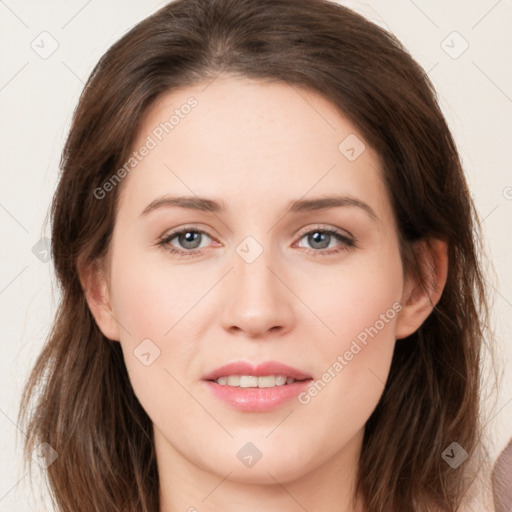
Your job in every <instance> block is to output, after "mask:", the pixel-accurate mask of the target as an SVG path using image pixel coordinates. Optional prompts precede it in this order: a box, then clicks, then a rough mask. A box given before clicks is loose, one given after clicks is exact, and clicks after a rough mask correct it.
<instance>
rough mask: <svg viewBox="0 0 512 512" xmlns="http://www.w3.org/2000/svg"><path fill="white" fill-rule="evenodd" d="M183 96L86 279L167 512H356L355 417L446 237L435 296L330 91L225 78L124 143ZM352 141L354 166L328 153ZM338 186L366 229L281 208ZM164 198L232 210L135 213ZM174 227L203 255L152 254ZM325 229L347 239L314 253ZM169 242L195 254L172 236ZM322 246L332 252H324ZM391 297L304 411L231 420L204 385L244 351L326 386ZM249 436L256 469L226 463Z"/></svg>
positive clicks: (162, 102) (425, 297)
mask: <svg viewBox="0 0 512 512" xmlns="http://www.w3.org/2000/svg"><path fill="white" fill-rule="evenodd" d="M190 96H194V97H195V98H196V99H197V100H198V105H197V107H195V108H194V109H193V110H192V111H191V113H190V114H189V115H188V116H185V117H184V119H181V120H180V123H179V125H177V126H176V127H175V128H174V129H173V131H172V132H170V133H169V134H168V135H166V136H165V137H164V138H163V140H162V141H161V142H159V144H158V145H157V147H156V148H154V149H152V150H151V151H150V152H149V154H148V155H147V156H146V157H145V158H144V159H143V160H142V161H141V162H140V163H139V164H138V165H137V167H136V168H135V169H134V170H133V171H131V172H130V173H129V174H128V175H127V176H126V177H125V178H124V179H123V182H122V184H121V186H122V190H121V196H120V202H119V206H118V213H117V217H116V222H115V228H114V234H113V239H112V243H111V246H110V251H109V253H108V257H107V259H106V260H105V261H104V262H102V263H103V266H99V270H95V271H94V270H93V269H91V268H87V269H83V271H82V272H81V276H82V282H83V285H84V289H85V290H86V296H87V300H88V303H89V306H90V308H91V311H92V312H93V314H94V316H95V318H96V321H97V323H98V325H99V327H100V329H101V330H102V332H103V333H104V334H105V336H107V337H108V338H110V339H113V340H119V342H120V343H121V346H122V349H123V353H124V357H125V361H126V365H127V368H128V371H129V375H130V379H131V382H132V385H133V388H134V390H135V393H136V395H137V397H138V399H139V400H140V403H141V404H142V406H143V407H144V409H145V410H146V412H147V413H148V415H149V417H150V418H151V420H152V422H153V424H154V437H155V446H156V454H157V460H158V465H159V471H160V479H161V480H160V484H161V503H162V504H161V511H162V512H175V511H176V512H177V511H187V510H189V511H192V510H198V511H199V512H206V511H218V510H223V511H226V512H235V511H236V512H240V511H243V512H252V511H256V510H258V511H260V510H262V509H263V510H265V509H267V510H281V511H282V512H298V511H303V510H304V509H306V510H308V511H318V510H322V511H333V512H334V511H337V512H340V511H344V512H349V511H350V512H355V511H362V510H364V509H363V508H362V504H361V503H357V504H356V506H355V507H354V506H352V504H351V503H350V497H351V495H352V492H353V485H354V478H355V472H356V466H357V460H358V457H359V453H360V450H361V442H362V436H363V429H364V425H365V423H366V421H367V420H368V418H369V416H370V415H371V413H372V411H373V410H374V408H375V406H376V405H377V402H378V400H379V398H380V396H381V394H382V391H383V388H384V383H385V381H386V378H387V375H388V372H389V368H390V364H391V359H392V354H393V348H394V344H395V340H396V339H397V338H402V337H405V336H408V335H409V334H411V333H413V332H414V331H415V330H416V329H417V328H418V327H419V326H420V325H421V323H422V322H423V321H424V320H425V318H426V317H427V316H428V315H429V314H430V312H431V310H432V307H433V305H434V304H435V303H436V302H437V301H438V300H439V297H440V293H441V291H442V288H443V286H444V283H445V280H446V269H447V256H446V245H445V244H444V243H442V242H440V241H436V243H434V246H433V247H434V249H433V250H432V252H431V253H429V254H428V256H429V257H431V258H432V260H433V261H434V262H435V265H436V268H437V269H438V271H437V273H436V274H435V275H434V276H432V277H433V280H432V282H433V283H435V285H436V287H437V289H434V288H432V289H427V290H423V289H422V288H420V287H419V286H418V283H415V282H413V281H411V280H406V279H404V273H403V268H402V262H401V258H400V253H399V246H398V238H397V228H396V224H395V219H394V214H393V210H392V207H391V204H390V201H389V196H388V193H387V191H386V188H385V185H384V183H383V180H382V174H381V172H382V171H381V162H380V158H379V155H378V154H376V153H375V152H374V150H373V149H372V148H371V147H370V145H369V144H368V143H367V142H366V141H365V140H364V138H363V136H362V135H361V134H360V133H359V132H358V130H357V129H356V127H354V126H353V125H352V124H351V123H350V122H349V121H348V120H347V119H346V118H345V116H343V115H342V114H341V113H340V112H339V111H338V110H337V109H336V107H335V106H334V105H333V104H331V103H330V102H329V101H328V100H327V99H325V98H323V97H322V96H319V95H318V94H316V93H314V92H311V91H306V90H304V89H298V88H297V87H295V86H294V87H291V86H290V85H287V84H282V83H274V84H269V83H265V82H262V81H254V80H248V79H241V78H234V77H229V76H221V77H218V78H217V79H216V80H214V81H213V82H212V83H210V84H209V85H208V83H207V82H205V83H203V84H201V85H197V86H194V87H188V88H186V89H183V90H180V91H174V92H172V93H170V94H166V95H165V96H162V97H160V98H159V100H158V101H157V102H156V103H155V104H154V105H153V106H152V108H151V109H150V110H149V112H148V115H147V116H146V118H145V119H144V122H143V123H142V125H141V126H140V127H139V131H138V137H137V140H136V142H135V144H134V148H139V147H140V146H141V145H142V144H144V141H145V140H146V138H147V136H148V135H150V134H151V133H152V130H153V129H154V128H155V127H156V126H158V125H159V123H160V122H162V121H164V120H167V119H169V117H170V115H171V114H172V112H173V110H174V109H175V108H179V107H180V106H181V105H183V104H184V103H185V102H186V101H187V99H188V98H189V97H190ZM350 134H355V135H356V136H357V137H358V138H359V139H360V140H361V141H362V142H363V143H364V144H365V146H366V149H365V150H364V151H363V152H362V153H361V154H360V156H359V157H358V158H356V159H355V160H354V161H350V160H349V159H347V158H346V157H345V156H344V154H342V153H341V152H340V151H339V150H338V145H339V144H340V142H341V141H343V140H344V139H345V138H346V137H347V136H348V135H350ZM334 191H336V192H337V193H339V194H343V195H347V196H351V197H354V198H357V199H359V200H361V201H364V202H365V203H367V204H368V205H370V206H371V208H372V209H373V210H374V212H375V214H376V216H377V220H373V219H372V218H371V217H370V216H369V215H368V214H367V213H366V212H365V211H364V210H363V209H361V208H358V207H355V206H345V207H338V208H331V209H327V210H322V211H316V212H315V211H312V212H302V213H299V214H296V213H290V212H287V204H288V203H289V201H291V200H295V199H301V198H306V199H311V198H313V197H319V196H322V195H329V194H332V193H333V192H334ZM165 194H173V195H197V196H203V197H208V198H212V199H216V200H222V201H224V202H225V204H226V207H227V210H226V211H225V212H223V213H220V212H218V213H212V212H201V211H193V210H187V209H183V208H178V207H163V208H160V209H156V210H154V211H153V212H151V213H149V214H147V215H141V212H142V211H143V210H144V209H145V208H146V207H147V205H148V204H149V203H151V202H152V201H153V200H155V199H156V198H159V197H161V196H163V195H165ZM181 227H193V228H194V229H196V230H202V231H205V232H206V233H207V234H206V235H196V236H202V238H200V247H201V248H202V249H201V250H202V253H201V254H199V255H195V256H185V257H182V258H180V257H178V256H177V255H174V254H171V253H170V252H169V250H168V248H166V247H164V246H161V245H158V241H159V239H160V238H161V237H163V235H166V234H168V233H170V232H171V230H173V229H176V228H181ZM321 227H324V228H325V227H327V228H331V229H332V228H334V229H337V230H338V231H340V232H341V233H342V234H343V235H345V236H349V237H350V236H352V237H353V238H355V239H356V245H357V246H356V247H346V246H345V245H344V244H343V242H340V241H338V240H337V239H336V238H335V237H330V238H329V237H328V236H327V235H326V236H327V239H326V242H325V245H324V246H319V244H318V242H317V244H316V245H315V242H314V239H313V240H312V239H311V237H308V236H305V235H304V233H308V232H310V231H311V230H315V229H318V228H321ZM247 236H251V237H253V238H254V239H255V240H256V241H257V243H258V244H259V245H260V246H261V249H262V250H263V252H262V253H261V255H259V257H258V258H256V259H255V261H253V262H252V263H247V262H246V261H245V260H244V259H243V258H242V257H241V256H240V255H239V254H238V253H237V251H236V249H237V247H238V246H239V245H240V244H241V242H242V241H243V240H244V239H245V238H246V237H247ZM198 243H199V241H198ZM169 245H172V246H174V247H175V248H177V249H181V250H182V251H187V250H188V251H191V250H193V249H190V247H192V244H191V243H190V242H189V244H188V245H187V243H186V241H185V240H184V239H183V238H181V239H178V238H177V237H175V238H174V239H173V241H172V243H170V244H169ZM327 245H328V248H327V249H325V248H323V247H325V246H327ZM193 247H196V246H193ZM319 247H320V248H319ZM308 249H309V252H308ZM329 249H340V252H338V253H337V254H331V255H322V254H320V253H321V252H322V251H324V252H325V251H326V250H329ZM250 250H251V251H254V250H255V249H254V247H253V248H251V249H250ZM315 251H316V252H317V253H319V254H318V255H316V256H315V255H313V253H314V252H315ZM253 254H254V253H253ZM394 303H399V304H401V305H402V310H401V311H400V313H399V314H398V315H396V316H395V317H394V318H393V319H392V320H389V321H388V322H387V323H385V326H384V328H382V329H381V330H380V331H379V332H378V334H377V335H376V336H375V337H373V338H370V339H369V341H368V343H367V345H366V346H364V348H362V350H361V351H360V352H358V353H357V355H355V356H354V357H353V359H352V360H351V361H349V362H348V364H347V365H346V366H345V367H344V368H343V370H342V371H341V372H339V373H337V374H336V376H335V377H334V378H332V379H331V381H330V382H329V383H328V384H327V385H326V386H325V387H324V388H323V390H322V391H321V392H319V393H318V394H317V395H316V396H315V397H313V398H311V400H310V401H309V403H307V404H305V405H303V404H301V403H299V401H298V400H297V399H292V400H290V401H289V402H287V403H286V404H285V405H283V406H281V407H279V408H278V409H276V410H274V411H270V412H264V413H261V412H259V413H255V412H241V411H239V410H236V409H234V408H232V407H230V406H229V405H227V404H225V403H224V402H221V401H220V400H219V399H217V398H216V397H215V396H213V395H212V394H211V393H210V392H209V390H208V389H206V386H205V384H204V382H202V381H201V378H202V377H203V376H204V375H205V373H206V372H208V371H211V370H212V369H214V368H216V367H218V366H220V365H222V364H225V363H228V362H231V361H235V360H240V359H242V360H246V361H252V362H260V361H266V360H277V361H281V362H284V363H285V364H289V365H291V366H294V367H296V368H299V369H301V370H303V371H305V372H307V373H309V374H311V375H312V376H313V377H314V379H321V378H322V375H323V374H324V372H325V371H326V370H327V369H328V368H329V367H332V365H333V363H334V362H335V361H336V360H337V357H338V355H340V354H341V355H343V354H344V353H345V352H346V351H347V350H348V349H349V348H350V346H351V343H352V341H353V340H354V339H355V338H356V336H357V335H358V334H359V333H361V332H362V331H364V329H365V328H366V327H369V326H372V325H374V324H375V323H376V321H377V320H378V319H379V318H380V316H379V315H381V314H385V313H386V311H387V310H389V309H390V308H392V305H393V304H394ZM147 338H149V339H151V340H152V342H153V343H154V344H155V345H156V346H157V347H158V348H159V350H160V356H159V357H158V358H156V359H155V360H154V361H153V362H152V364H150V365H149V366H145V365H144V364H142V363H141V361H140V360H139V359H138V358H137V357H135V355H134V353H133V351H134V349H136V347H137V346H138V345H139V344H140V343H141V341H142V340H144V339H147ZM247 442H252V443H253V444H254V445H256V446H257V448H258V449H259V450H260V452H261V453H262V458H261V459H260V460H259V461H258V462H257V463H256V464H255V465H253V466H252V467H250V468H248V467H246V466H244V465H243V464H242V463H241V462H240V460H239V459H238V458H237V456H236V454H237V452H238V450H240V448H242V447H243V446H244V445H245V444H246V443H247Z"/></svg>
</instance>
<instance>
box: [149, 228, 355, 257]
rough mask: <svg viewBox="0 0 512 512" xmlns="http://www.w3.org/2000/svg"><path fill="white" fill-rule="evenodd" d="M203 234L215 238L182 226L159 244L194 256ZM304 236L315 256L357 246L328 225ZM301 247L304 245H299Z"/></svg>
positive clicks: (175, 251)
mask: <svg viewBox="0 0 512 512" xmlns="http://www.w3.org/2000/svg"><path fill="white" fill-rule="evenodd" d="M203 236H206V237H208V238H210V239H212V238H213V237H211V236H210V235H209V234H208V233H206V232H205V231H202V230H199V229H195V228H192V227H189V228H182V229H180V230H177V231H173V232H171V233H169V234H166V235H164V237H163V238H161V239H160V241H159V242H158V245H160V246H163V247H165V248H166V250H168V251H169V252H170V253H172V254H177V255H178V256H194V255H198V254H200V253H201V252H202V249H203V248H204V246H203V247H201V241H202V238H203ZM304 238H305V239H307V242H308V243H309V244H310V245H311V247H312V248H307V247H306V248H305V249H306V252H307V253H309V254H312V255H313V256H328V255H331V254H337V253H340V252H342V251H347V250H349V249H351V248H355V247H357V245H356V241H355V239H354V238H353V237H351V236H348V235H345V234H344V233H342V232H341V231H337V230H335V229H332V228H327V227H317V228H315V229H311V230H309V231H306V232H303V233H302V235H301V236H300V238H299V241H300V240H302V239H304ZM174 239H176V241H177V243H178V244H179V245H180V246H181V248H180V247H176V246H175V245H173V243H172V241H173V240H174ZM333 241H334V242H336V241H338V242H339V243H338V247H334V248H333V247H332V244H331V242H333ZM299 247H302V246H300V245H299Z"/></svg>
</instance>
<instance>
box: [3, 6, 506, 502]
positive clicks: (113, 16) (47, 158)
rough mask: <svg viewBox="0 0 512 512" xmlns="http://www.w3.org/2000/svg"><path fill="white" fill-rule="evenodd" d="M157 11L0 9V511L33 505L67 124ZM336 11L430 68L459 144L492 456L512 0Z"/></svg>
mask: <svg viewBox="0 0 512 512" xmlns="http://www.w3.org/2000/svg"><path fill="white" fill-rule="evenodd" d="M165 3H166V2H162V1H160V2H157V1H154V0H153V1H152V0H146V1H144V2H143V1H142V0H106V1H103V2H100V1H98V0H88V1H87V0H67V1H66V2H64V1H63V0H60V1H59V0H46V1H45V2H40V1H36V0H25V1H15V0H0V55H1V66H0V112H1V116H0V173H1V175H0V176H1V181H0V226H1V230H2V231H1V237H2V238H1V245H0V261H1V265H0V308H1V313H0V314H1V317H0V321H1V341H0V348H1V356H0V432H1V435H0V453H1V455H0V460H1V462H2V463H1V464H0V512H6V511H12V512H28V511H32V510H34V507H35V508H36V509H37V510H41V509H42V503H41V502H39V499H38V498H37V483H36V498H32V497H31V494H30V486H29V482H28V477H27V475H26V474H25V473H24V472H23V471H22V466H21V463H20V461H21V459H20V453H21V446H22V441H23V437H24V434H23V432H22V430H21V429H20V428H19V427H18V426H17V424H16V418H17V414H18V407H19V400H20V393H21V389H22V385H23V383H24V381H25V379H26V378H27V375H28V371H29V369H30V367H31V365H32V364H33V362H34V360H35V358H36V356H37V354H38V353H39V351H40V350H41V347H42V344H43V342H44V339H45V337H46V335H47V333H48V331H49V328H50V324H51V319H52V315H53V313H54V311H55V307H56V302H57V300H58V296H57V294H56V292H55V290H54V288H52V286H53V285H52V282H53V281H54V277H53V274H52V267H51V261H46V259H47V258H46V255H47V253H46V252H45V251H46V249H47V247H46V246H45V241H44V237H48V238H49V229H48V227H49V226H47V228H46V230H45V231H43V222H44V219H45V217H46V215H47V211H48V207H49V204H50V201H51V197H52V194H53V192H54V189H55V187H56V183H57V178H58V173H59V159H60V153H61V151H62V147H63V144H64V140H65V136H66V134H67V131H68V129H69V125H70V120H71V115H72V113H73V110H74V108H75V106H76V103H77V101H78V97H79V94H80V92H81V90H82V87H83V84H84V82H85V80H86V79H87V77H88V76H89V73H90V72H91V70H92V68H93V66H94V65H95V63H96V62H97V61H98V59H99V58H100V56H101V55H102V54H103V53H104V52H105V51H106V50H107V49H108V48H109V46H111V45H112V44H113V43H114V42H115V41H116V40H117V39H119V38H120V37H121V36H122V35H123V34H125V33H126V32H127V30H128V29H130V28H131V27H132V26H133V25H135V24H136V23H137V22H139V21H141V20H142V19H143V18H144V17H146V16H147V15H149V14H151V13H153V12H154V11H156V10H157V9H158V8H160V7H161V6H163V5H164V4H165ZM340 3H344V4H346V5H347V6H349V7H352V8H353V9H354V10H356V11H358V12H360V13H361V14H363V15H365V16H366V17H368V18H369V19H371V20H372V21H375V22H376V23H378V24H380V25H381V26H383V27H385V28H387V29H389V30H390V31H391V32H393V33H394V34H395V35H396V36H397V37H398V38H399V39H400V40H401V42H402V43H403V44H404V46H405V47H406V48H407V49H408V50H409V51H410V53H411V54H412V55H413V57H414V58H415V59H416V60H417V61H418V62H419V63H420V65H421V66H423V68H424V69H425V71H427V72H428V74H429V76H430V78H431V79H432V81H433V82H434V85H435V86H436V89H437V91H438V94H439V99H440V103H441V107H442V109H443V111H444V113H445V116H446V118H447V121H448V124H449V126H450V128H451V129H452V132H453V134H454V137H455V140H456V142H457V145H458V147H459V149H460V153H461V156H462V160H463V164H464V167H465V172H466V175H467V179H468V182H469V186H470V189H471V193H472V195H473V197H474V200H475V203H476V205H477V208H478V211H479V213H480V216H481V218H482V219H483V227H484V230H485V243H486V246H487V251H488V254H489V257H490V259H491V261H492V263H493V265H494V268H495V275H493V274H489V276H488V278H487V281H488V283H489V286H490V287H491V290H492V291H493V294H494V304H493V319H494V327H495V330H496V341H497V343H498V346H499V347H498V350H499V353H500V355H501V359H502V366H503V368H504V378H503V381H502V386H501V389H500V393H499V397H498V403H497V405H496V409H495V414H494V415H493V417H492V418H491V419H490V421H489V424H488V428H489V430H490V432H491V433H492V439H493V440H494V445H493V446H492V450H493V454H494V455H495V456H497V454H498V452H499V451H500V450H501V449H502V448H503V447H504V445H505V444H506V442H507V441H508V439H509V438H510V437H512V385H511V384H512V367H511V365H510V361H511V360H512V349H511V344H510V338H511V333H512V322H511V313H512V270H511V266H510V254H511V252H512V242H511V238H512V237H511V227H510V225H511V222H510V221H511V218H512V172H511V162H512V140H511V135H512V65H511V64H512V62H511V55H512V31H511V30H510V27H511V26H512V0H478V1H477V0H471V1H467V0H454V1H449V2H448V1H447V0H400V1H394V2H392V1H385V0H369V1H367V2H357V1H352V2H340ZM41 239H43V241H41ZM36 476H37V475H36Z"/></svg>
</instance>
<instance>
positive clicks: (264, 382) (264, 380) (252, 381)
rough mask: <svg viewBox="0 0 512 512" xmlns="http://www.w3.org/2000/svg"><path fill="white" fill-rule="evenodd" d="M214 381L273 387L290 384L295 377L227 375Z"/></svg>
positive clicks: (237, 384) (222, 384) (244, 385)
mask: <svg viewBox="0 0 512 512" xmlns="http://www.w3.org/2000/svg"><path fill="white" fill-rule="evenodd" d="M215 382H216V383H217V384H220V385H221V386H232V387H240V388H273V387H274V386H284V385H285V384H291V383H292V382H295V379H293V378H292V377H285V376H283V375H265V376H264V377H256V376H254V375H228V376H225V377H219V378H218V379H217V380H216V381H215Z"/></svg>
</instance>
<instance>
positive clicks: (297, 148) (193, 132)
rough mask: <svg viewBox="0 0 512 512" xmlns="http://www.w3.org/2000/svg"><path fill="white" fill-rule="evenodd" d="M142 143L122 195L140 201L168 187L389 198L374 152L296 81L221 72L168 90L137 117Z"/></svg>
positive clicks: (257, 199)
mask: <svg viewBox="0 0 512 512" xmlns="http://www.w3.org/2000/svg"><path fill="white" fill-rule="evenodd" d="M144 146H147V147H150V150H149V151H145V153H146V156H144V157H143V158H141V159H140V161H138V162H137V165H136V166H135V167H134V168H133V170H132V171H130V173H129V174H128V176H127V177H126V178H125V180H124V183H123V189H125V190H123V194H122V198H121V203H122V202H126V201H131V202H134V201H135V202H137V203H139V204H138V205H137V206H138V207H139V209H141V208H140V207H142V209H143V208H144V206H143V204H142V203H146V204H147V203H149V202H150V201H152V200H154V199H155V198H156V197H157V196H158V195H162V194H164V193H173V194H176V195H188V196H190V195H199V196H206V197H217V198H220V199H222V200H223V202H224V203H225V204H226V207H227V209H229V208H230V207H233V208H237V209H238V208H249V207H250V206H253V207H257V206H259V207H260V208H261V206H262V205H263V204H264V205H265V206H266V207H268V206H270V205H272V204H275V205H276V206H278V205H280V203H284V202H286V203H289V201H290V200H292V199H298V198H301V197H307V196H309V195H312V196H313V195H314V196H315V197H316V196H318V195H325V194H331V193H333V192H335V193H346V194H350V195H354V196H358V197H360V198H362V199H364V200H366V201H367V202H372V203H373V204H374V209H377V210H378V209H380V210H381V211H382V210H385V209H386V208H389V204H386V197H385V196H386V191H385V186H384V184H383V180H382V179H381V163H380V158H379V155H378V154H377V153H376V152H375V151H374V150H373V149H372V148H371V147H370V146H369V145H368V143H367V142H366V141H365V140H364V138H363V136H362V135H361V134H360V132H359V131H358V129H357V128H356V127H355V126H354V125H352V124H351V123H350V122H349V121H348V119H347V118H346V117H345V116H344V115H343V114H342V113H341V112H340V111H339V109H338V108H337V107H336V106H335V105H334V104H333V103H331V102H330V101H329V100H328V99H326V98H324V97H323V96H321V95H320V94H318V93H315V92H313V91H311V90H306V89H304V88H299V87H297V86H295V85H290V84H286V83H281V82H273V83H270V82H264V81H261V80H252V79H244V78H233V77H224V76H222V77H218V78H216V79H214V80H213V81H210V82H204V83H202V84H199V85H194V86H190V87H187V88H183V89H180V90H176V91H172V92H170V93H166V94H164V95H162V96H161V97H159V98H158V100H157V101H156V102H155V103H154V104H153V105H152V106H151V108H150V109H149V110H148V112H147V113H146V116H145V118H144V120H143V122H142V123H141V125H140V127H139V130H138V133H137V137H136V140H135V143H134V145H133V150H134V151H138V150H140V149H142V148H143V147H144ZM123 196H126V197H123Z"/></svg>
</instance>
